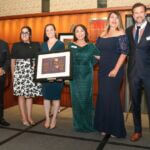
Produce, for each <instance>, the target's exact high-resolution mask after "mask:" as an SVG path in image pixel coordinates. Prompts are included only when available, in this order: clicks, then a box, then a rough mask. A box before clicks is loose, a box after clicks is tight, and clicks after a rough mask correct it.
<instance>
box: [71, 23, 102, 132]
mask: <svg viewBox="0 0 150 150" xmlns="http://www.w3.org/2000/svg"><path fill="white" fill-rule="evenodd" d="M73 34H74V42H72V43H70V44H69V49H71V52H72V56H73V63H72V64H73V66H72V67H73V80H71V82H70V89H71V99H72V111H73V126H74V128H75V130H76V131H80V132H92V131H94V129H93V110H94V109H93V108H94V107H93V97H92V95H93V64H94V63H95V55H96V56H97V57H99V51H98V50H97V48H96V46H95V45H94V44H92V43H89V40H88V32H87V29H86V27H85V26H84V25H82V24H79V25H76V26H75V27H74V29H73Z"/></svg>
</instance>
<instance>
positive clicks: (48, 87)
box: [42, 40, 64, 100]
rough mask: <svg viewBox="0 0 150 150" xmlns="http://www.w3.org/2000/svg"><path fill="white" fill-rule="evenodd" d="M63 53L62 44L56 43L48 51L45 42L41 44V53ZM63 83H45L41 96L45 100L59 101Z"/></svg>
mask: <svg viewBox="0 0 150 150" xmlns="http://www.w3.org/2000/svg"><path fill="white" fill-rule="evenodd" d="M49 51H50V52H55V51H56V52H57V51H64V43H63V42H61V41H59V40H58V41H56V43H55V44H54V46H53V47H52V48H51V49H50V50H49V48H48V45H47V42H44V43H43V44H42V52H49ZM62 88H63V82H60V81H59V82H57V81H54V82H45V83H43V84H42V95H43V97H44V99H46V100H60V97H61V91H62Z"/></svg>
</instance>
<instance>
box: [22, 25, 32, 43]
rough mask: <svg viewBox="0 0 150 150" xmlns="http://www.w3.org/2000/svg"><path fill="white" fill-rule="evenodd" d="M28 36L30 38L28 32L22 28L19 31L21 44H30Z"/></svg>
mask: <svg viewBox="0 0 150 150" xmlns="http://www.w3.org/2000/svg"><path fill="white" fill-rule="evenodd" d="M30 36H31V33H30V32H29V30H28V29H27V28H23V29H22V30H21V40H22V41H23V42H30Z"/></svg>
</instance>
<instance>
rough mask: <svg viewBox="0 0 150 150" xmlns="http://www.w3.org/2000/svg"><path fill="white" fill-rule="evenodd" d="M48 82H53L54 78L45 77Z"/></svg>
mask: <svg viewBox="0 0 150 150" xmlns="http://www.w3.org/2000/svg"><path fill="white" fill-rule="evenodd" d="M47 80H48V81H49V82H54V80H56V78H48V79H47Z"/></svg>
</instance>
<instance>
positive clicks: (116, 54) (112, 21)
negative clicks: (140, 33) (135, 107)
mask: <svg viewBox="0 0 150 150" xmlns="http://www.w3.org/2000/svg"><path fill="white" fill-rule="evenodd" d="M96 46H97V47H98V48H99V50H100V51H101V58H100V62H99V90H98V91H99V93H98V98H97V103H96V111H95V121H94V126H95V129H97V130H98V131H99V132H101V133H102V134H110V135H112V136H116V137H118V138H123V137H125V136H126V130H125V127H124V118H123V112H122V108H121V101H120V84H121V81H122V79H123V75H124V66H123V63H124V61H125V59H126V55H127V53H128V46H127V37H126V35H125V33H124V30H123V26H122V21H121V17H120V14H119V13H118V12H111V13H110V14H109V16H108V26H107V29H106V31H105V32H103V33H102V34H101V36H100V37H99V38H98V39H97V42H96Z"/></svg>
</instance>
